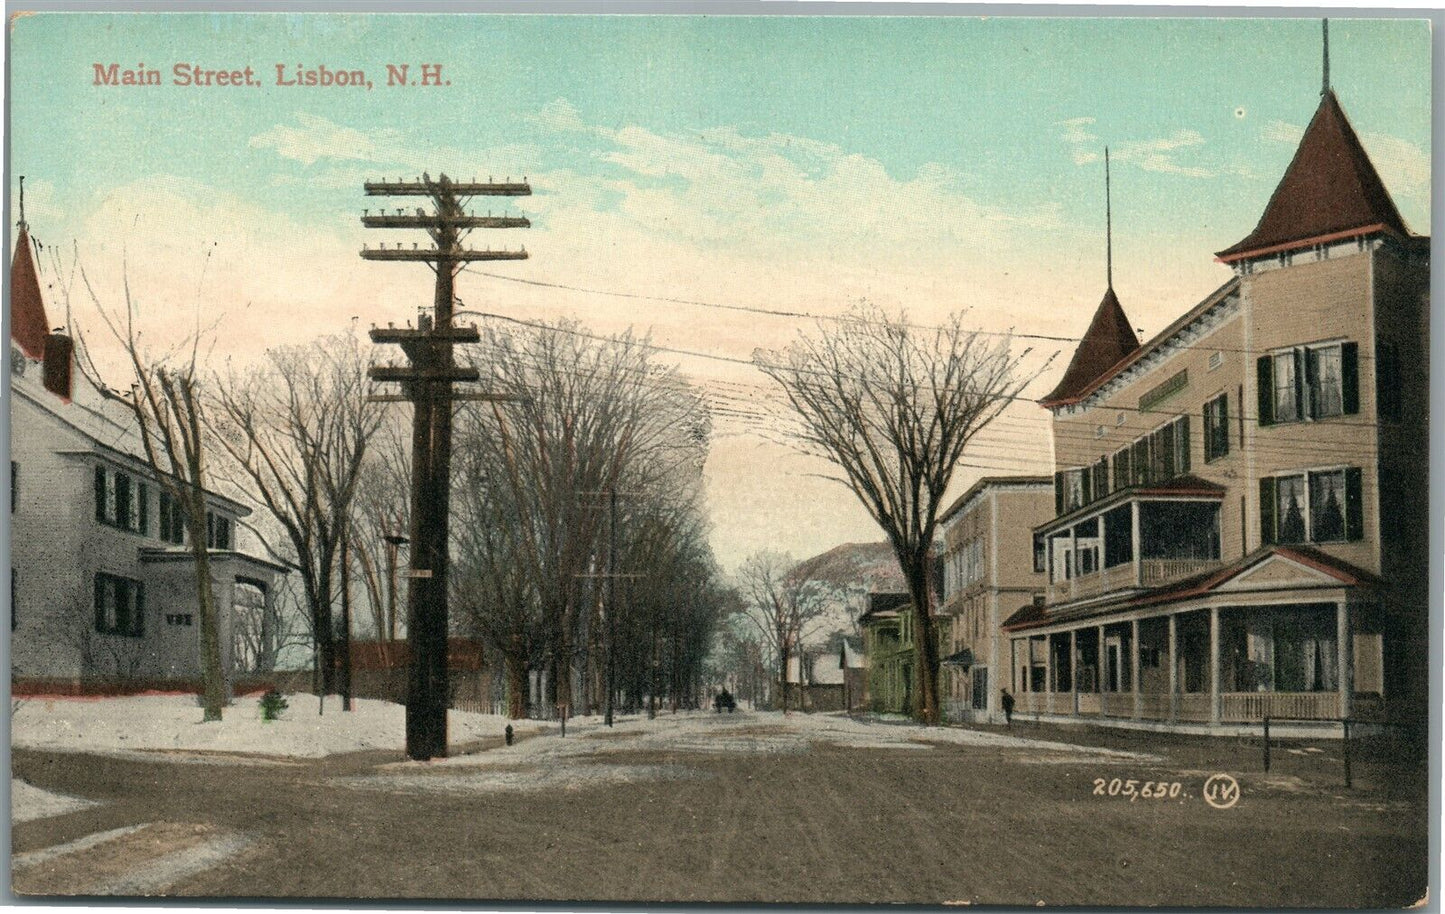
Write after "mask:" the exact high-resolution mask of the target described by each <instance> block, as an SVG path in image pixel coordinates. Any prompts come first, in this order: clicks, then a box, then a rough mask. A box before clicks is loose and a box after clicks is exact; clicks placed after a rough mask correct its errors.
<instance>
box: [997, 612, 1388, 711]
mask: <svg viewBox="0 0 1445 914" xmlns="http://www.w3.org/2000/svg"><path fill="white" fill-rule="evenodd" d="M1376 615H1377V613H1376V610H1375V608H1374V607H1373V606H1369V605H1365V604H1356V603H1352V602H1350V601H1349V600H1348V599H1337V600H1335V601H1333V602H1307V603H1306V602H1291V603H1283V602H1276V603H1254V604H1248V603H1246V604H1242V605H1215V606H1200V607H1192V608H1179V609H1176V610H1174V611H1169V612H1162V613H1157V614H1155V615H1147V614H1143V613H1139V614H1135V615H1133V616H1132V617H1129V618H1118V617H1116V618H1113V619H1105V620H1099V621H1093V622H1091V623H1088V624H1074V625H1067V624H1063V625H1058V626H1051V627H1050V628H1051V630H1049V631H1046V632H1043V633H1037V632H1036V633H1033V634H1023V633H1018V634H1015V636H1014V637H1012V638H1011V652H1010V653H1011V660H1012V670H1011V673H1012V675H1011V682H1012V684H1013V690H1014V697H1015V705H1016V706H1015V713H1016V714H1025V715H1049V716H1062V717H1070V718H1082V719H1089V718H1093V719H1099V720H1109V719H1112V720H1117V721H1138V722H1154V723H1161V724H1194V725H1203V726H1208V725H1220V724H1253V723H1259V722H1262V721H1263V720H1264V719H1265V718H1266V717H1269V718H1276V719H1290V720H1301V721H1332V720H1339V719H1341V718H1351V719H1354V720H1379V719H1382V718H1383V714H1384V695H1383V670H1382V666H1383V657H1382V645H1381V639H1380V635H1379V628H1378V621H1377V619H1376Z"/></svg>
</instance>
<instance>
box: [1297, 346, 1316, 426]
mask: <svg viewBox="0 0 1445 914" xmlns="http://www.w3.org/2000/svg"><path fill="white" fill-rule="evenodd" d="M1307 393H1308V388H1307V387H1305V354H1304V351H1303V350H1301V349H1296V350H1295V351H1294V408H1295V413H1296V415H1295V418H1296V419H1298V418H1300V417H1301V416H1308V415H1311V414H1312V413H1313V409H1314V408H1313V407H1312V406H1308V405H1307V404H1306V403H1305V395H1306V394H1307Z"/></svg>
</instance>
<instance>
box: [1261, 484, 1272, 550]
mask: <svg viewBox="0 0 1445 914" xmlns="http://www.w3.org/2000/svg"><path fill="white" fill-rule="evenodd" d="M1274 542H1276V539H1275V529H1274V477H1272V476H1266V477H1264V478H1263V479H1261V480H1260V481H1259V543H1260V545H1261V546H1269V545H1272V544H1273V543H1274Z"/></svg>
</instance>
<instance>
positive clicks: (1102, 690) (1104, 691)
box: [1094, 625, 1109, 717]
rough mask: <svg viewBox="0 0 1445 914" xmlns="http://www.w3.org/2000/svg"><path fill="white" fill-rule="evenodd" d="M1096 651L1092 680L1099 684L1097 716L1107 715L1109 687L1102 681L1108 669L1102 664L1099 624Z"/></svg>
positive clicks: (1102, 633) (1101, 627) (1101, 635)
mask: <svg viewBox="0 0 1445 914" xmlns="http://www.w3.org/2000/svg"><path fill="white" fill-rule="evenodd" d="M1096 653H1097V654H1098V655H1099V669H1098V673H1097V674H1096V675H1095V676H1094V681H1095V682H1096V683H1097V684H1098V686H1099V716H1100V717H1108V716H1109V704H1108V701H1109V699H1108V695H1109V689H1108V683H1106V682H1105V681H1104V678H1105V675H1106V674H1107V672H1108V670H1107V669H1106V668H1105V666H1104V626H1102V625H1100V626H1099V650H1098V651H1097V652H1096Z"/></svg>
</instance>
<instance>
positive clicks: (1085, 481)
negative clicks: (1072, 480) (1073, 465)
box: [1074, 470, 1094, 505]
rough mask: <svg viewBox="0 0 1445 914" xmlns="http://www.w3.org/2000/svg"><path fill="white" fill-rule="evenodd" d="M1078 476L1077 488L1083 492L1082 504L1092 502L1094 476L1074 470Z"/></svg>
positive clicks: (1086, 471)
mask: <svg viewBox="0 0 1445 914" xmlns="http://www.w3.org/2000/svg"><path fill="white" fill-rule="evenodd" d="M1074 472H1076V473H1078V474H1079V487H1080V488H1082V489H1083V490H1084V504H1086V505H1087V504H1088V503H1089V502H1091V501H1093V500H1094V474H1093V473H1091V472H1090V471H1088V470H1075V471H1074Z"/></svg>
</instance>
